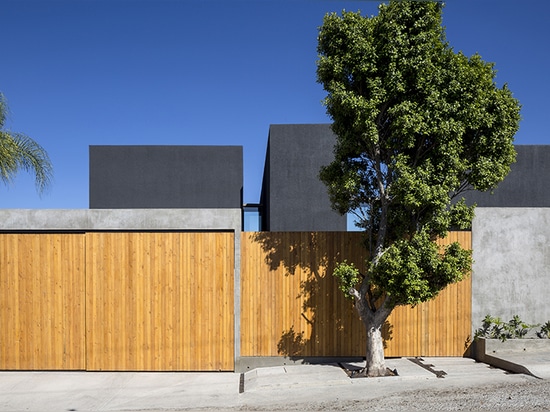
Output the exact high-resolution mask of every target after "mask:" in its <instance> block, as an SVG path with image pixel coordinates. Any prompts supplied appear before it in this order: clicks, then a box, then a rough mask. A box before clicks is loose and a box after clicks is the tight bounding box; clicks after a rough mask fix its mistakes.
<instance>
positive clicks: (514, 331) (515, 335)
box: [474, 315, 550, 342]
mask: <svg viewBox="0 0 550 412" xmlns="http://www.w3.org/2000/svg"><path fill="white" fill-rule="evenodd" d="M547 325H548V326H550V322H547ZM537 326H539V325H529V324H527V323H525V322H523V321H522V320H521V319H520V317H519V316H518V315H514V316H513V317H512V319H510V321H509V322H503V321H502V320H501V319H500V318H498V317H492V316H491V315H486V316H485V318H484V319H483V321H482V326H481V328H479V329H478V330H476V332H475V334H474V336H475V337H476V338H487V339H500V340H501V341H502V342H504V341H506V340H508V339H521V338H524V337H525V336H526V335H527V333H528V332H529V331H530V330H531V329H533V328H536V327H537ZM537 335H538V333H537ZM539 337H540V336H539Z"/></svg>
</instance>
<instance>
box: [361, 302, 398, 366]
mask: <svg viewBox="0 0 550 412" xmlns="http://www.w3.org/2000/svg"><path fill="white" fill-rule="evenodd" d="M362 303H364V300H363V301H362ZM356 308H357V310H358V311H359V315H360V317H361V319H362V320H363V324H364V325H365V327H366V329H367V356H366V358H367V362H366V367H365V372H366V375H367V376H372V377H374V376H385V375H386V374H387V369H386V361H385V358H384V339H383V338H382V327H383V326H384V322H385V321H386V319H387V318H388V316H390V313H391V311H392V309H391V308H388V307H386V306H385V305H382V306H381V307H379V308H378V309H376V310H371V309H370V308H368V307H367V306H366V305H363V304H362V305H358V306H356Z"/></svg>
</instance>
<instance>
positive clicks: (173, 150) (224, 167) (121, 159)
mask: <svg viewBox="0 0 550 412" xmlns="http://www.w3.org/2000/svg"><path fill="white" fill-rule="evenodd" d="M242 188H243V148H242V147H241V146H90V200H89V202H90V208H91V209H136V208H145V209H147V208H237V207H241V205H242Z"/></svg>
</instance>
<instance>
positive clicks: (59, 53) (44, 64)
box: [0, 0, 550, 209]
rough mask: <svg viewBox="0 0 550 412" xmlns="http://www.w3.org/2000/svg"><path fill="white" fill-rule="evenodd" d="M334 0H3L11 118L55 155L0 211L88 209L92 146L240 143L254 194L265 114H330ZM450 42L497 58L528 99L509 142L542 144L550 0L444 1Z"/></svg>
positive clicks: (11, 189)
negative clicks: (321, 46)
mask: <svg viewBox="0 0 550 412" xmlns="http://www.w3.org/2000/svg"><path fill="white" fill-rule="evenodd" d="M378 4H379V2H374V1H358V0H357V1H328V0H326V1H325V0H0V39H2V46H1V48H0V62H1V63H0V91H1V92H2V93H3V94H4V95H5V97H6V98H7V101H8V104H9V106H10V111H11V115H10V117H9V119H8V121H7V123H6V126H7V127H6V128H7V129H9V130H12V131H14V132H21V133H25V134H27V135H28V136H30V137H32V138H33V139H35V140H36V141H37V142H38V143H40V144H41V145H42V146H43V147H44V148H45V149H46V151H47V152H48V154H49V155H50V157H51V160H52V163H53V166H54V173H55V176H54V181H53V184H52V187H51V188H50V190H49V192H47V193H45V194H43V195H42V196H39V195H38V194H37V192H36V189H35V186H34V180H33V179H32V176H30V175H28V174H26V173H21V174H20V175H19V176H18V178H17V179H16V181H15V183H14V184H12V185H10V186H5V185H1V186H0V208H32V209H37V208H48V209H49V208H61V209H73V208H88V188H89V185H88V182H89V173H88V167H89V165H88V148H89V146H90V145H110V144H112V145H242V146H243V147H244V173H245V176H244V201H245V202H249V203H252V202H258V201H259V194H260V188H261V179H262V173H263V164H264V159H265V149H266V143H267V135H268V129H269V125H270V124H280V123H328V122H330V119H329V118H328V117H327V116H326V114H325V109H324V107H323V106H322V104H321V100H322V99H323V97H324V95H325V93H324V91H323V90H322V87H321V86H320V85H319V84H317V83H316V77H315V68H316V66H315V62H316V59H317V52H316V46H317V31H318V27H319V26H320V25H321V24H322V19H323V16H324V14H325V13H327V12H331V11H336V12H340V11H341V10H342V9H346V10H349V11H357V10H361V11H362V12H363V14H366V15H373V14H376V13H377V6H378ZM443 20H444V21H443V22H444V25H445V26H446V28H447V39H448V41H449V42H450V45H451V46H452V47H453V48H454V49H455V50H456V51H459V50H461V51H463V52H464V53H465V54H467V55H471V54H473V53H474V52H479V54H480V55H481V56H482V58H483V59H484V60H485V61H491V62H494V63H495V64H496V66H495V67H496V70H497V71H498V74H497V83H498V84H499V85H502V84H503V83H508V85H509V87H510V89H511V90H512V92H513V93H514V96H515V97H516V98H518V99H519V100H520V102H521V104H522V105H523V109H522V118H523V120H522V123H521V128H520V131H519V132H518V134H517V135H516V143H517V144H548V143H550V132H549V131H548V127H547V124H546V121H547V120H548V118H549V117H550V106H549V103H548V97H549V96H550V82H549V81H548V75H549V73H550V50H549V49H550V47H549V46H548V44H549V42H550V1H548V0H449V1H448V2H447V3H446V7H445V9H444V16H443Z"/></svg>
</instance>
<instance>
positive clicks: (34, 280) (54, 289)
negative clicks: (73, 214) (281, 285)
mask: <svg viewBox="0 0 550 412" xmlns="http://www.w3.org/2000/svg"><path fill="white" fill-rule="evenodd" d="M0 263H1V266H0V369H19V370H21V369H28V370H44V369H50V370H55V369H58V370H70V369H76V370H84V369H86V370H143V371H150V370H151V371H152V370H155V371H161V370H163V371H175V370H202V371H207V370H233V369H234V354H233V349H234V343H233V342H234V338H233V335H234V330H233V324H234V320H233V279H234V276H233V270H234V269H233V268H234V235H233V233H179V232H178V233H173V232H166V233H149V232H148V233H134V232H131V233H125V232H115V233H103V232H98V233H93V232H92V233H86V234H74V233H69V234H67V233H57V234H44V233H39V234H0Z"/></svg>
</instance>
